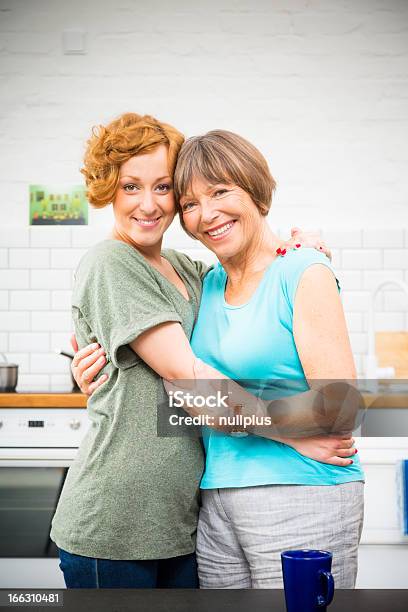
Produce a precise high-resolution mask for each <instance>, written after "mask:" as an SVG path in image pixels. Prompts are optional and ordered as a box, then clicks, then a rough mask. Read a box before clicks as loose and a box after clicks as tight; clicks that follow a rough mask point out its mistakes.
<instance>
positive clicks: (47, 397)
mask: <svg viewBox="0 0 408 612" xmlns="http://www.w3.org/2000/svg"><path fill="white" fill-rule="evenodd" d="M363 398H364V403H365V406H366V408H370V409H371V408H407V409H408V394H404V393H401V394H398V395H397V394H395V395H394V394H392V395H391V394H380V393H377V394H368V393H367V394H364V393H363ZM87 400H88V398H87V396H86V395H83V394H82V393H0V408H86V403H87Z"/></svg>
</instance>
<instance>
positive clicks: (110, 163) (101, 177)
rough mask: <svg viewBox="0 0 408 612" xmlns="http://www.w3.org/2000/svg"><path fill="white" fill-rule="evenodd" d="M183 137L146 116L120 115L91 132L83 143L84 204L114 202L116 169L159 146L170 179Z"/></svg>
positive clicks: (93, 204)
mask: <svg viewBox="0 0 408 612" xmlns="http://www.w3.org/2000/svg"><path fill="white" fill-rule="evenodd" d="M183 142H184V136H183V134H181V133H180V132H179V131H178V130H176V128H174V127H173V126H171V125H169V124H167V123H162V122H161V121H158V120H157V119H155V118H154V117H151V116H150V115H138V114H136V113H124V114H123V115H120V117H118V118H117V119H115V120H114V121H112V122H111V123H109V124H108V125H106V126H103V125H99V126H95V127H94V128H93V129H92V136H91V138H90V139H89V140H88V141H87V148H86V152H85V156H84V166H83V168H82V169H81V172H82V174H83V175H84V176H85V182H86V186H87V188H88V190H87V197H88V201H89V202H90V204H92V206H94V207H95V208H102V207H104V206H107V205H108V204H109V203H111V202H112V200H113V199H114V195H115V193H116V190H117V187H118V182H119V170H120V166H121V165H122V164H123V163H124V162H125V161H127V160H128V159H130V158H131V157H133V156H134V155H140V154H142V153H149V152H150V151H153V150H154V149H156V148H157V147H158V146H160V145H163V144H164V145H166V146H167V147H168V163H169V173H170V176H173V172H174V168H175V166H176V161H177V156H178V154H179V151H180V149H181V145H182V144H183Z"/></svg>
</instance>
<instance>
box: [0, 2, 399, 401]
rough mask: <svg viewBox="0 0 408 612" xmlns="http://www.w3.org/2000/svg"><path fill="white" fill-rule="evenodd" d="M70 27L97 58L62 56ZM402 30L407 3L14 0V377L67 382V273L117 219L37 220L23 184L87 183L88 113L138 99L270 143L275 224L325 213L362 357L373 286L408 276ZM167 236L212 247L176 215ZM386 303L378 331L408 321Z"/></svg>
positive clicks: (322, 218)
mask: <svg viewBox="0 0 408 612" xmlns="http://www.w3.org/2000/svg"><path fill="white" fill-rule="evenodd" d="M70 28H81V29H84V30H85V31H86V32H87V52H86V53H85V54H84V55H77V56H75V55H64V54H63V51H62V46H61V40H62V32H63V30H64V29H70ZM407 29H408V2H404V1H402V0H341V1H340V0H308V2H305V0H274V2H269V1H267V0H259V1H257V2H249V1H248V0H207V1H206V2H191V0H173V1H172V2H167V1H165V0H152V1H151V2H149V3H147V4H146V3H142V2H136V0H121V2H120V4H117V3H108V2H106V3H103V2H102V4H101V2H100V1H98V0H87V1H86V2H82V1H80V0H72V1H71V2H69V3H62V2H54V1H53V0H41V2H32V1H29V0H21V1H20V2H15V1H14V0H3V1H2V3H1V9H0V40H1V44H0V47H1V53H2V61H1V65H0V80H2V81H4V84H5V87H3V90H2V97H1V110H2V116H3V117H5V120H4V121H3V122H2V128H1V141H2V160H1V161H2V172H1V176H0V196H1V198H0V213H1V217H0V218H1V227H0V350H4V351H6V352H7V351H10V353H11V354H15V355H21V356H22V357H21V358H22V361H23V362H24V369H25V370H28V371H27V373H22V374H21V377H20V387H19V388H21V389H23V388H30V389H34V388H37V389H39V388H53V389H61V388H62V387H63V386H64V385H67V388H69V385H70V383H69V369H68V363H67V362H66V360H64V359H63V358H62V357H58V356H57V355H54V354H53V353H52V351H53V349H54V347H56V346H61V347H63V348H65V349H69V334H70V330H71V321H70V315H69V301H70V295H71V289H72V271H73V269H74V268H75V266H76V263H77V261H78V259H79V258H80V257H81V255H82V253H83V252H84V251H85V250H86V249H87V248H88V247H89V246H90V245H92V244H93V243H95V242H97V241H98V240H102V239H103V238H105V237H107V236H108V234H109V230H110V226H111V220H112V213H111V210H110V209H109V208H107V209H104V210H90V225H89V227H88V228H67V227H63V228H44V227H36V228H30V229H29V228H28V227H27V219H28V201H27V200H28V197H27V194H28V185H29V184H30V183H40V184H41V183H50V182H51V183H53V184H58V183H59V182H60V183H69V182H71V183H78V182H80V181H81V180H82V176H81V175H80V173H79V168H80V165H81V156H82V154H83V147H84V142H85V140H86V139H87V137H88V136H89V133H90V128H91V126H92V125H94V124H97V123H100V122H105V121H108V120H110V119H111V118H113V117H114V116H116V115H117V114H119V113H121V112H123V111H128V110H134V111H136V112H142V113H143V112H146V113H150V114H153V115H157V116H158V117H160V118H162V119H163V120H167V121H169V122H170V123H174V125H176V126H177V127H179V128H180V129H181V130H182V131H184V132H185V133H186V134H187V135H192V134H196V133H200V132H203V131H206V130H208V129H212V128H215V127H221V128H225V129H231V130H234V131H236V132H239V133H241V134H242V135H244V136H246V137H247V138H249V139H250V140H251V141H253V142H254V143H255V144H256V145H257V146H258V147H259V148H260V149H261V150H262V151H263V153H264V154H265V156H266V157H267V159H268V161H269V163H270V167H271V170H272V173H273V175H274V176H275V178H276V179H277V181H278V189H277V192H276V195H275V198H274V202H273V208H272V212H271V224H272V225H273V227H274V228H276V227H278V228H287V227H290V226H291V225H300V226H303V227H305V228H312V227H315V228H318V227H322V228H327V230H326V231H325V232H324V237H325V239H326V241H327V243H328V244H329V245H330V246H331V247H332V251H333V264H334V266H335V267H336V270H337V271H338V276H339V278H340V280H341V284H342V287H343V302H344V305H345V309H346V316H347V321H348V324H349V330H350V334H351V339H352V345H353V350H354V352H355V356H356V363H357V366H358V368H359V370H360V371H361V369H362V367H363V364H364V351H365V350H366V339H365V333H366V326H367V320H366V319H367V317H366V313H367V308H368V301H369V292H370V291H371V290H372V288H373V287H374V285H375V284H376V283H378V282H379V281H380V280H383V279H385V278H395V279H400V280H402V279H405V281H406V282H408V229H407V217H408V215H407V212H408V173H407V171H406V167H407V160H408V139H407V138H406V130H407V124H408V105H407V103H406V101H407V99H408V80H407V78H406V75H407V73H408V36H407ZM283 233H284V234H285V233H286V230H283ZM165 246H170V247H176V248H180V249H183V250H185V252H187V253H188V254H190V255H193V256H196V257H197V258H201V259H204V260H206V261H208V262H212V261H213V257H212V255H211V254H209V253H208V252H206V251H203V250H200V248H199V244H198V243H197V242H195V241H193V240H191V239H190V238H188V237H187V236H186V235H185V234H184V233H183V232H181V231H180V229H179V227H178V225H177V222H176V223H175V224H174V225H173V226H172V227H171V228H170V229H169V231H168V233H167V235H166V237H165ZM376 310H377V314H376V323H377V327H378V328H379V329H380V328H382V329H390V330H394V329H400V328H402V327H405V328H406V327H407V326H408V315H407V306H406V302H404V298H403V296H402V294H401V292H400V291H399V290H398V289H397V288H395V287H387V289H386V291H385V292H384V294H382V295H381V296H379V298H378V299H377V301H376ZM27 355H29V356H30V358H29V360H28V362H27ZM33 355H35V361H34V360H33V357H32V356H33ZM41 355H42V356H43V362H42V363H43V365H42V366H41V365H37V362H40V361H41V359H42V357H41ZM31 368H35V369H31ZM38 368H45V369H46V371H38Z"/></svg>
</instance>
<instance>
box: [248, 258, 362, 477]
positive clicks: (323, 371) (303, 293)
mask: <svg viewBox="0 0 408 612" xmlns="http://www.w3.org/2000/svg"><path fill="white" fill-rule="evenodd" d="M293 334H294V339H295V343H296V348H297V351H298V354H299V358H300V361H301V363H302V367H303V370H304V373H305V377H306V379H307V381H308V384H309V386H310V388H311V391H310V392H307V393H306V394H303V396H304V398H306V395H308V394H313V393H315V392H318V393H319V396H320V398H321V399H322V402H321V403H320V404H319V402H317V403H316V402H314V400H313V398H312V396H311V402H312V403H313V402H314V408H315V409H314V414H315V416H316V418H317V420H318V422H320V424H321V426H322V427H323V428H325V429H326V431H328V432H330V431H334V432H336V433H337V435H340V437H341V432H342V431H343V432H349V431H352V430H353V429H354V426H355V418H356V415H357V411H358V409H359V407H360V400H361V396H360V394H359V393H358V391H357V390H356V389H355V388H354V386H353V381H354V380H355V379H356V370H355V365H354V360H353V354H352V351H351V346H350V341H349V337H348V331H347V325H346V321H345V317H344V312H343V307H342V304H341V300H340V296H339V293H338V288H337V285H336V280H335V278H334V276H333V274H332V272H331V271H330V270H329V269H328V268H327V267H326V266H324V265H320V264H316V265H312V266H310V267H309V268H307V269H306V270H305V272H304V273H303V275H302V277H301V279H300V282H299V285H298V288H297V292H296V296H295V302H294V315H293ZM300 397H301V395H297V396H291V398H290V400H291V403H292V405H293V404H296V402H298V400H299V398H300ZM300 408H301V407H300ZM300 412H301V409H300ZM299 426H300V424H299ZM252 433H255V434H257V435H261V436H263V437H269V436H268V432H267V430H266V428H258V429H257V430H256V429H255V430H252ZM345 437H347V438H349V437H350V436H348V434H346V433H345ZM311 442H312V440H311V439H310V438H305V439H299V440H293V441H292V443H291V445H292V446H294V447H295V448H296V449H297V450H299V452H302V454H309V451H310V444H311ZM313 443H314V442H313ZM324 443H325V442H324ZM349 454H350V453H349ZM343 456H346V455H343ZM348 463H350V461H348ZM343 465H346V464H343Z"/></svg>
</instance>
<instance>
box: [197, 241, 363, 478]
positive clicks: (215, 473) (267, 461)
mask: <svg viewBox="0 0 408 612" xmlns="http://www.w3.org/2000/svg"><path fill="white" fill-rule="evenodd" d="M313 264H323V265H325V266H327V267H329V268H330V269H331V270H332V267H331V265H330V262H329V260H328V258H327V257H326V256H325V255H323V254H322V253H319V252H318V251H316V250H315V249H308V248H302V249H300V250H298V251H289V252H288V253H287V255H285V257H278V258H277V259H275V260H274V261H273V262H272V263H271V264H270V265H269V267H268V268H267V270H266V271H265V274H264V276H263V277H262V280H261V281H260V283H259V285H258V287H257V289H256V291H255V293H254V294H253V295H252V296H251V298H250V299H249V301H248V302H247V303H246V304H243V305H241V306H231V305H229V304H227V303H226V301H225V297H224V291H225V285H226V281H227V275H226V273H225V270H224V268H223V267H222V266H221V264H219V263H218V264H217V265H216V266H214V268H212V269H210V270H209V272H208V274H207V275H206V276H205V278H204V284H203V293H202V298H201V306H200V310H199V315H198V319H197V322H196V325H195V328H194V331H193V336H192V340H191V345H192V348H193V351H194V353H195V354H196V355H197V357H199V358H200V359H202V360H203V361H204V362H206V363H208V364H209V365H212V366H213V367H214V368H216V369H217V370H219V371H220V372H222V373H223V374H225V375H226V376H228V377H229V378H232V379H234V380H237V381H238V382H239V383H240V384H241V385H242V386H244V387H245V388H246V389H247V390H248V391H250V392H251V393H253V394H254V395H260V396H261V397H263V398H264V399H270V398H271V399H272V398H273V397H277V396H279V395H280V396H282V395H284V394H285V395H292V394H294V393H301V392H304V391H307V390H308V389H309V386H308V384H307V381H306V378H305V376H304V372H303V368H302V365H301V363H300V360H299V356H298V353H297V350H296V345H295V342H294V338H293V304H294V299H295V294H296V289H297V287H298V284H299V280H300V278H301V276H302V274H303V272H304V271H305V270H306V268H308V267H309V266H311V265H313ZM268 381H269V384H268ZM265 384H266V388H265ZM290 385H292V389H290V390H289V392H288V390H287V389H286V390H285V391H284V392H279V386H285V387H287V386H290ZM203 438H204V446H205V450H206V467H205V472H204V475H203V478H202V481H201V488H203V489H213V488H226V487H250V486H256V485H268V484H304V485H333V484H340V483H343V482H349V481H353V480H364V473H363V471H362V469H361V466H360V462H359V459H358V455H355V456H353V461H354V463H353V464H352V465H351V466H347V467H340V466H334V465H328V464H325V463H321V462H319V461H315V460H313V459H309V458H308V457H305V456H303V455H301V454H300V453H298V452H297V451H296V450H295V449H293V448H292V447H291V446H287V445H286V444H283V443H281V442H275V441H274V440H268V439H266V438H261V437H259V436H255V435H249V436H247V437H232V436H230V435H227V434H223V433H221V432H218V431H214V430H211V429H209V428H205V430H204V434H203Z"/></svg>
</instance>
